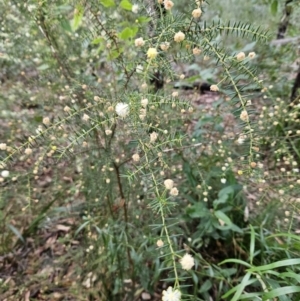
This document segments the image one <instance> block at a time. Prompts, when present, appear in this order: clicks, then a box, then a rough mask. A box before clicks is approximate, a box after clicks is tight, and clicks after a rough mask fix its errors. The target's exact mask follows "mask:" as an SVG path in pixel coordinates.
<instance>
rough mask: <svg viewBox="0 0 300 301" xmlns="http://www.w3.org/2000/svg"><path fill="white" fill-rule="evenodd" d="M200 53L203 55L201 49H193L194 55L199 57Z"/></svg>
mask: <svg viewBox="0 0 300 301" xmlns="http://www.w3.org/2000/svg"><path fill="white" fill-rule="evenodd" d="M200 53H201V49H200V48H198V47H195V48H194V49H193V55H199V54H200Z"/></svg>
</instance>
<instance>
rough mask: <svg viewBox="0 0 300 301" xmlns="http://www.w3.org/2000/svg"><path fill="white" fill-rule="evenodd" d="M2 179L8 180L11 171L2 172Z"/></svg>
mask: <svg viewBox="0 0 300 301" xmlns="http://www.w3.org/2000/svg"><path fill="white" fill-rule="evenodd" d="M1 177H2V178H8V177H9V171H8V170H2V171H1Z"/></svg>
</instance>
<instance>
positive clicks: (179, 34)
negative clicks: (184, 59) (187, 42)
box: [174, 31, 185, 43]
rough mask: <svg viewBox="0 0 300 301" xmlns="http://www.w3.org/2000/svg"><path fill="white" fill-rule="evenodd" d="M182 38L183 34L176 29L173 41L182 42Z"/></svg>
mask: <svg viewBox="0 0 300 301" xmlns="http://www.w3.org/2000/svg"><path fill="white" fill-rule="evenodd" d="M184 38H185V34H184V33H183V32H181V31H178V32H177V33H175V35H174V41H175V42H177V43H180V42H182V41H183V40H184Z"/></svg>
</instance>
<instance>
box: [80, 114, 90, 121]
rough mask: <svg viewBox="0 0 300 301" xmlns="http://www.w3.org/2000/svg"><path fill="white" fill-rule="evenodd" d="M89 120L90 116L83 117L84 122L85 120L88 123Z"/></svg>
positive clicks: (84, 115)
mask: <svg viewBox="0 0 300 301" xmlns="http://www.w3.org/2000/svg"><path fill="white" fill-rule="evenodd" d="M89 119H90V116H89V115H87V114H83V116H82V120H83V121H88V120H89Z"/></svg>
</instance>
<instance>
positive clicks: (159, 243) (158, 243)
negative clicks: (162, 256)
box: [156, 239, 164, 248]
mask: <svg viewBox="0 0 300 301" xmlns="http://www.w3.org/2000/svg"><path fill="white" fill-rule="evenodd" d="M156 245H157V246H158V247H159V248H161V247H162V246H163V245H164V242H163V241H162V240H161V239H159V240H158V241H157V242H156Z"/></svg>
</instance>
